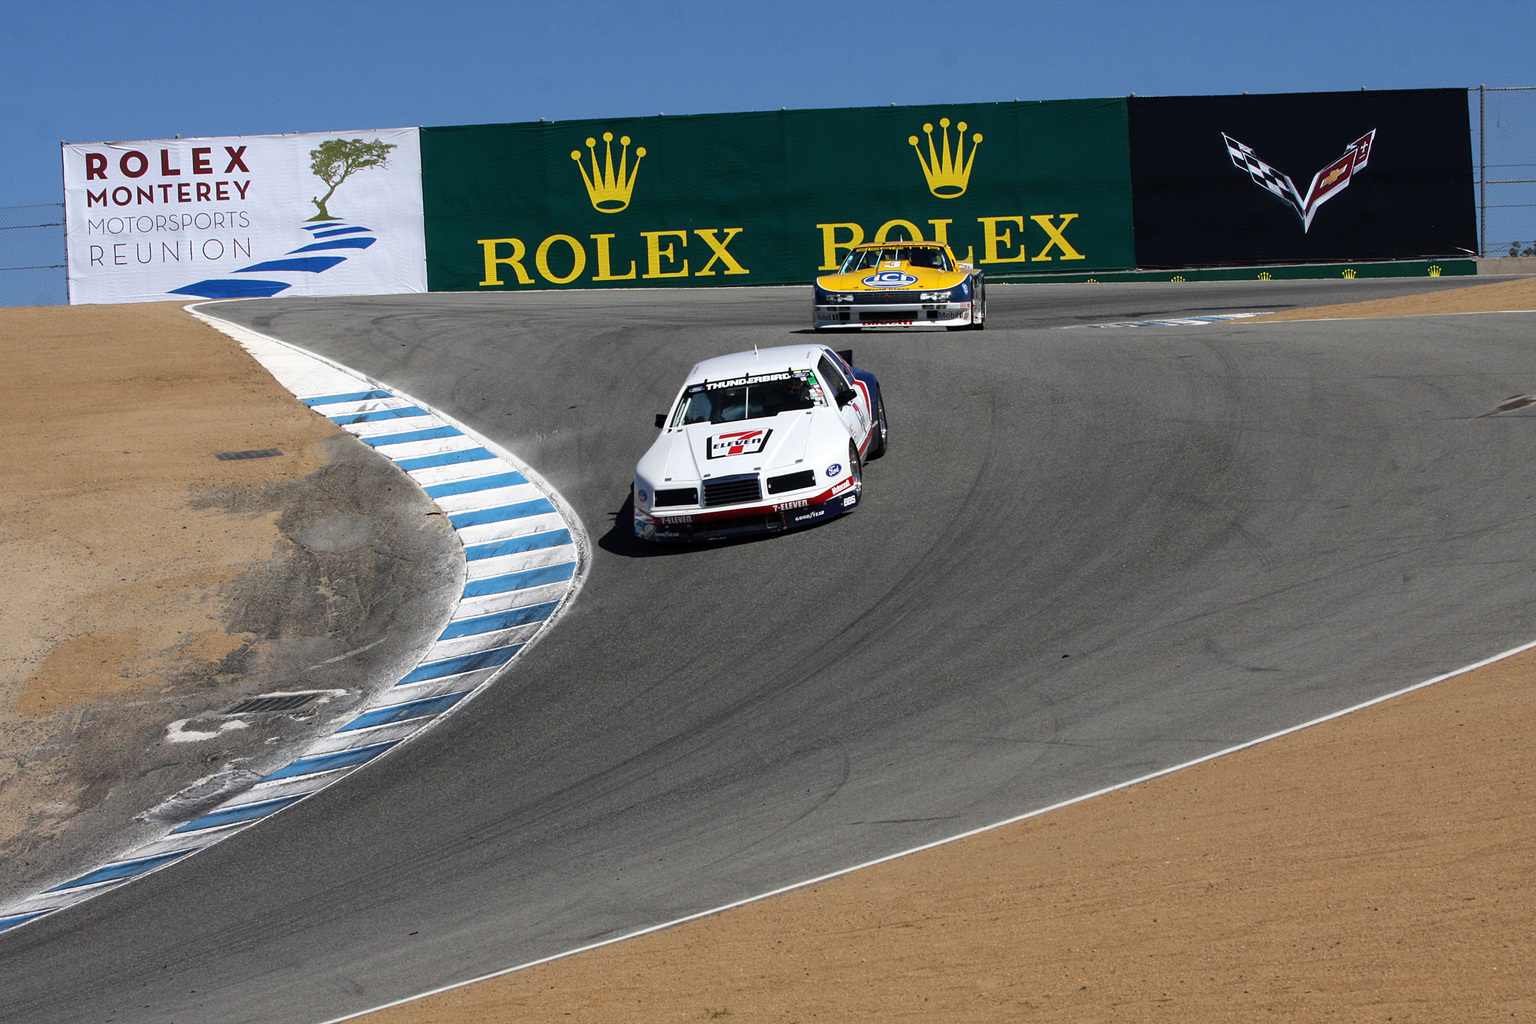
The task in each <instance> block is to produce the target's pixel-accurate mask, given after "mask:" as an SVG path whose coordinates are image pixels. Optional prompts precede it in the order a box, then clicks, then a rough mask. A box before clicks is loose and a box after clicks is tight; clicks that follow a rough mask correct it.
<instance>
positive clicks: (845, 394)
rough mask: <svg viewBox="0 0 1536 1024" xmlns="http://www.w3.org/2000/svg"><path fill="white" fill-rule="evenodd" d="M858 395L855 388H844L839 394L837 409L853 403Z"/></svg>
mask: <svg viewBox="0 0 1536 1024" xmlns="http://www.w3.org/2000/svg"><path fill="white" fill-rule="evenodd" d="M857 394H858V392H857V391H855V390H853V388H843V389H842V390H841V391H839V392H838V393H837V407H838V408H839V409H841V408H842V407H843V406H845V405H847V404H848V403H849V402H851V401H853V398H854V396H855V395H857Z"/></svg>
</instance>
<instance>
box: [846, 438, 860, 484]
mask: <svg viewBox="0 0 1536 1024" xmlns="http://www.w3.org/2000/svg"><path fill="white" fill-rule="evenodd" d="M848 471H849V472H850V473H852V474H853V493H854V494H857V495H859V496H860V497H863V495H864V464H863V463H862V462H860V461H859V446H858V445H856V444H854V443H853V442H852V441H849V442H848Z"/></svg>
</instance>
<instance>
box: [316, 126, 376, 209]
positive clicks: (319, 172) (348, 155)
mask: <svg viewBox="0 0 1536 1024" xmlns="http://www.w3.org/2000/svg"><path fill="white" fill-rule="evenodd" d="M394 148H395V144H394V143H392V142H364V141H363V140H362V139H327V140H326V141H325V142H322V143H320V145H319V146H317V147H315V148H314V149H312V150H310V151H309V169H310V171H311V172H313V173H314V175H315V177H317V178H319V179H320V180H321V181H323V182H325V183H326V184H327V185H329V186H330V187H331V188H330V191H329V192H327V193H326V194H325V195H324V196H321V197H320V198H318V199H316V198H311V199H310V202H312V203H314V204H315V208H316V209H317V210H318V211H319V212H317V213H316V214H315V215H314V216H313V217H311V218H309V219H310V220H335V219H336V218H335V217H332V216H331V213H330V211H329V210H327V209H326V208H325V204H326V203H328V202H330V200H331V196H333V195H335V194H336V189H337V187H338V186H339V185H340V184H341V183H342V182H344V181H346V180H347V179H348V178H349V177H351V176H352V173H353V172H354V171H362V170H367V169H368V168H369V167H386V166H388V164H389V151H390V150H392V149H394Z"/></svg>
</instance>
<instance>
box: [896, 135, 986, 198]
mask: <svg viewBox="0 0 1536 1024" xmlns="http://www.w3.org/2000/svg"><path fill="white" fill-rule="evenodd" d="M939 127H940V128H941V129H943V132H944V143H943V149H942V151H940V150H938V149H936V148H935V147H934V144H933V125H932V124H925V125H923V134H925V135H927V136H928V157H927V159H924V158H923V149H922V146H921V145H920V144H919V143H918V141H917V136H916V135H909V136H907V142H908V143H909V144H910V145H911V146H912V148H913V149H915V150H916V151H917V162H918V163H920V164H922V165H923V177H925V178H927V179H928V191H929V192H932V193H933V194H934V195H935V196H937V197H939V198H940V199H958V198H960V197H961V196H963V195H965V189H966V186H967V185H968V184H969V183H970V180H971V165H972V164H973V163H975V162H976V147H977V146H979V145H981V133H980V132H977V133H976V134H974V135H972V136H971V152H970V154H969V155H967V154H966V152H965V132H966V129H967V128H968V127H970V126H969V125H967V124H966V123H965V122H964V121H961V122H960V123H959V124H957V125H955V127H956V128H957V129H958V130H959V136H958V138H957V139H956V140H955V150H954V155H953V156H951V155H950V149H949V118H947V117H941V118H939Z"/></svg>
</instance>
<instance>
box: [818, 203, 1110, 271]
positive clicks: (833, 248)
mask: <svg viewBox="0 0 1536 1024" xmlns="http://www.w3.org/2000/svg"><path fill="white" fill-rule="evenodd" d="M1077 219H1078V215H1077V214H1075V213H1032V214H1029V215H1028V216H1027V217H1026V216H1025V215H1024V214H1022V213H1019V214H1005V215H998V216H992V217H977V218H976V223H977V225H978V226H979V228H980V234H981V247H982V256H981V258H980V259H977V258H976V246H975V245H974V244H972V245H970V246H968V247H967V248H966V251H965V255H964V256H960V255H959V253H958V251H957V250H956V249H955V248H954V246H952V245H951V243H950V238H949V226H950V225H951V224H953V223H954V219H953V218H939V219H930V220H929V221H928V223H929V224H931V225H932V228H930V229H929V230H928V231H927V233H926V234H925V233H924V231H923V229H922V228H919V227H918V226H917V222H916V221H913V220H904V219H902V218H899V217H898V218H896V219H894V220H888V221H886V222H885V223H884V224H881V225H880V226H879V227H878V228H876V229H875V233H874V235H873V237H871V236H870V235H869V233H868V232H867V231H865V229H864V225H863V224H860V223H858V222H856V221H838V222H834V223H827V224H817V225H816V230H818V231H820V232H821V254H822V259H821V266H820V267H819V268H818V269H820V270H836V269H837V268H838V267H840V266H842V263H843V255H844V254H845V253H847V252H848V251H849V250H851V249H853V248H854V247H855V246H859V245H863V244H864V241H865V239H866V238H868V239H869V241H871V242H886V241H892V242H902V241H912V242H923V241H929V242H938V243H940V244H942V245H949V246H950V252H951V255H953V256H955V257H956V263H957V264H958V265H959V266H960V267H961V268H963V269H970V268H971V267H974V266H978V265H980V264H983V263H1041V262H1045V263H1049V262H1051V261H1052V260H1057V259H1060V260H1083V259H1087V258H1088V257H1087V256H1084V255H1083V254H1082V253H1081V252H1078V250H1077V249H1076V248H1075V247H1074V246H1073V244H1072V243H1071V242H1070V241H1068V240H1067V236H1066V230H1067V226H1068V225H1069V224H1071V223H1072V222H1073V221H1075V220H1077ZM1026 221H1029V222H1031V223H1029V224H1026ZM1036 227H1038V228H1039V232H1036V230H1035V228H1036ZM1026 229H1027V230H1026ZM1073 230H1074V231H1076V230H1077V229H1076V228H1074V229H1073ZM1041 233H1043V235H1044V238H1043V239H1042V238H1041ZM928 235H931V236H932V237H931V238H930V237H927V236H928ZM972 237H975V236H974V234H973V235H972ZM1079 244H1081V243H1079ZM865 283H868V282H867V281H866V282H865Z"/></svg>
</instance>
